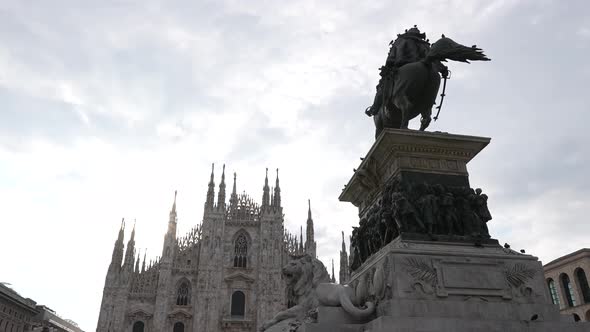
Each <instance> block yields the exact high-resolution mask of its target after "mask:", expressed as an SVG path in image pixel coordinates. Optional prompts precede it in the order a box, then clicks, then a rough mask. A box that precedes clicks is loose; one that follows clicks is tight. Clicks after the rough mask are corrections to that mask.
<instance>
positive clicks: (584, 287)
mask: <svg viewBox="0 0 590 332" xmlns="http://www.w3.org/2000/svg"><path fill="white" fill-rule="evenodd" d="M576 279H578V286H580V291H581V292H582V294H581V295H582V299H583V300H584V303H590V287H588V279H586V273H585V272H584V270H582V268H578V269H577V270H576Z"/></svg>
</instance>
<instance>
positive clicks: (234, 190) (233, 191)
mask: <svg viewBox="0 0 590 332" xmlns="http://www.w3.org/2000/svg"><path fill="white" fill-rule="evenodd" d="M236 176H237V175H236V172H234V188H233V190H232V194H235V193H236Z"/></svg>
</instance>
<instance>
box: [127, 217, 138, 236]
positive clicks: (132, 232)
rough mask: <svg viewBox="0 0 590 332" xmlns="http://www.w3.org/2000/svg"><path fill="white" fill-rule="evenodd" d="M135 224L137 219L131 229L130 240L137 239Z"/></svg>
mask: <svg viewBox="0 0 590 332" xmlns="http://www.w3.org/2000/svg"><path fill="white" fill-rule="evenodd" d="M135 224H137V219H133V229H132V230H131V239H129V241H133V240H134V239H135Z"/></svg>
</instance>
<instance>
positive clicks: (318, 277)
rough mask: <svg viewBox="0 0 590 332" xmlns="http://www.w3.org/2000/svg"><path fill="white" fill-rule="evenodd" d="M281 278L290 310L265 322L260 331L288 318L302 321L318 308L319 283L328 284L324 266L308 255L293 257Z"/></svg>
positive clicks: (328, 279) (328, 280)
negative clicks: (284, 285)
mask: <svg viewBox="0 0 590 332" xmlns="http://www.w3.org/2000/svg"><path fill="white" fill-rule="evenodd" d="M282 272H283V276H284V277H285V278H286V280H287V296H288V300H289V304H290V308H288V309H286V310H283V311H281V312H279V313H278V314H277V315H276V316H275V317H273V318H272V319H270V320H268V321H266V322H265V323H264V324H263V325H262V327H261V330H262V331H264V330H266V329H267V328H269V327H270V326H272V325H274V324H276V323H278V322H280V321H283V320H285V319H289V318H295V319H304V318H305V315H306V314H307V313H308V312H309V311H310V310H312V309H315V308H317V306H318V297H317V294H316V292H315V289H316V288H317V287H318V285H319V284H321V283H326V282H330V275H329V274H328V271H327V270H326V267H325V266H324V264H323V263H322V262H321V261H320V260H318V259H316V258H313V257H311V256H309V255H304V256H299V257H293V259H292V260H291V261H290V262H289V263H288V264H287V265H285V266H284V267H283V270H282Z"/></svg>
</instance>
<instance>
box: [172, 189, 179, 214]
mask: <svg viewBox="0 0 590 332" xmlns="http://www.w3.org/2000/svg"><path fill="white" fill-rule="evenodd" d="M177 194H178V191H177V190H174V203H172V212H174V213H176V195H177Z"/></svg>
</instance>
